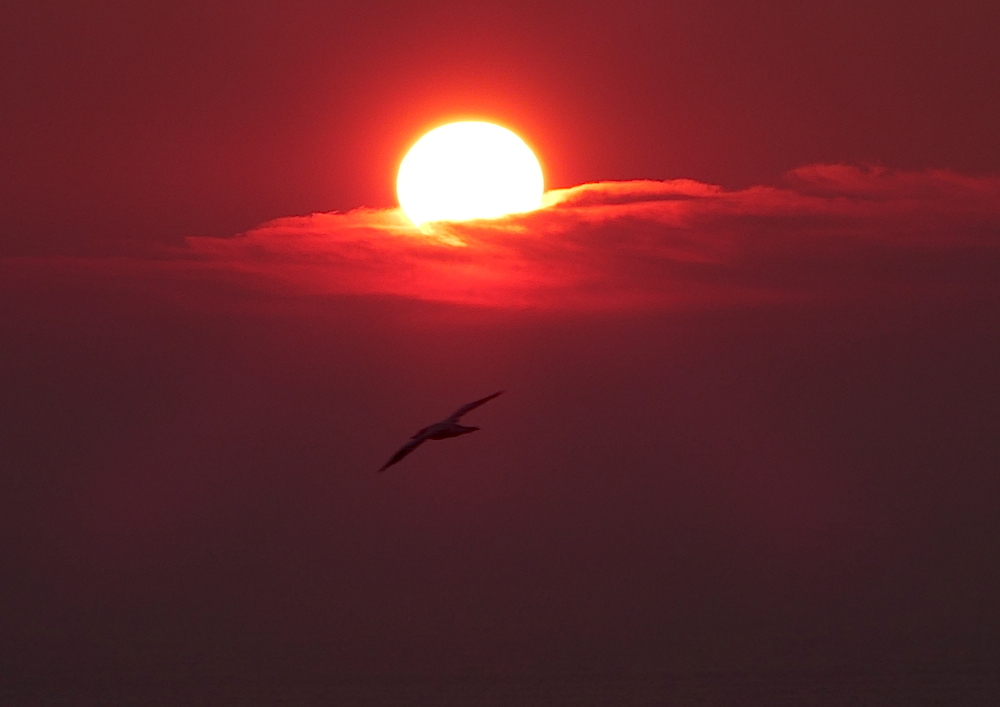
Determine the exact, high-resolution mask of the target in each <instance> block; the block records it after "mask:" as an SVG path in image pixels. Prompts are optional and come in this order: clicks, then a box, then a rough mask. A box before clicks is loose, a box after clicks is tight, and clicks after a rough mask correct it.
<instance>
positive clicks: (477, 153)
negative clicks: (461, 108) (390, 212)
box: [396, 121, 545, 226]
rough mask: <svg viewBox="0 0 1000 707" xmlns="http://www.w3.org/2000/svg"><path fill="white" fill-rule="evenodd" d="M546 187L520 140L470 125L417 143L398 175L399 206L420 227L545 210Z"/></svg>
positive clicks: (460, 125) (494, 127) (487, 127)
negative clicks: (426, 224)
mask: <svg viewBox="0 0 1000 707" xmlns="http://www.w3.org/2000/svg"><path fill="white" fill-rule="evenodd" d="M544 189H545V185H544V180H543V178H542V167H541V165H539V164H538V158H536V157H535V154H534V153H533V152H532V151H531V148H530V147H528V146H527V145H526V144H524V141H523V140H522V139H521V138H519V137H518V136H517V135H515V134H514V133H512V132H511V131H510V130H507V129H506V128H501V127H500V126H499V125H493V124H492V123H480V122H471V121H470V122H463V123H450V124H448V125H442V126H441V127H439V128H435V129H434V130H431V131H430V132H429V133H427V134H426V135H424V136H423V137H422V138H420V139H419V140H417V142H416V144H414V145H413V147H411V148H410V151H409V152H407V153H406V157H404V158H403V161H402V163H401V164H400V165H399V174H398V175H397V176H396V196H397V198H398V199H399V205H400V207H401V208H402V209H403V212H404V213H405V214H406V215H407V216H408V217H409V219H410V220H411V221H413V223H414V224H416V225H417V226H422V225H423V224H425V223H427V222H429V221H445V220H447V221H464V220H466V219H473V218H496V217H497V216H503V215H504V214H512V213H519V212H522V211H531V210H533V209H537V208H538V207H539V206H541V204H542V193H543V191H544Z"/></svg>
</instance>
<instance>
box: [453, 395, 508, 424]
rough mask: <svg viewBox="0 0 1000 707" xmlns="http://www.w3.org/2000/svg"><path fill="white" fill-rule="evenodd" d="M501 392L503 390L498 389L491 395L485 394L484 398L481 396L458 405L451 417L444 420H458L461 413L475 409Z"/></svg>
mask: <svg viewBox="0 0 1000 707" xmlns="http://www.w3.org/2000/svg"><path fill="white" fill-rule="evenodd" d="M501 393H503V391H502V390H498V391H497V392H495V393H494V394H493V395H487V396H486V397H485V398H482V399H480V400H476V401H475V402H472V403H466V404H465V405H463V406H462V407H460V408H459V409H458V410H456V411H455V412H453V413H452V414H451V417H449V418H448V419H447V420H446V422H458V420H459V418H460V417H462V415H464V414H466V413H467V412H469V411H471V410H475V409H476V408H477V407H479V406H480V405H482V404H483V403H488V402H489V401H490V400H493V398H495V397H497V396H498V395H500V394H501Z"/></svg>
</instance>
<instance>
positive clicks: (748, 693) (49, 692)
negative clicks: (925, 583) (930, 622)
mask: <svg viewBox="0 0 1000 707" xmlns="http://www.w3.org/2000/svg"><path fill="white" fill-rule="evenodd" d="M0 704H2V705H3V706H4V707H42V706H45V707H49V706H52V707H56V706H59V707H62V706H66V707H70V706H73V707H89V706H91V705H94V706H96V705H102V706H104V705H107V706H109V707H110V706H112V705H114V706H119V705H120V706H122V707H209V706H211V707H242V706H247V707H258V706H261V707H262V706H264V705H274V706H275V707H315V706H321V705H322V706H325V705H329V706H331V707H432V706H434V707H466V706H467V707H515V706H518V707H522V706H523V707H547V706H549V705H554V706H563V705H564V706H565V707H647V706H652V705H664V706H671V705H676V706H677V707H689V706H691V707H694V706H698V707H758V706H759V707H779V706H781V707H783V706H786V705H787V706H789V707H790V706H792V705H803V706H815V707H834V706H836V707H848V706H852V707H860V706H866V705H873V706H874V705H899V706H900V707H904V706H905V707H925V706H927V707H930V706H932V705H934V706H940V707H945V706H948V707H979V706H981V707H987V706H989V707H997V706H998V705H1000V672H998V673H983V672H978V673H966V674H963V673H955V672H949V673H942V672H933V671H919V672H907V673H892V674H889V673H870V674H865V673H850V674H848V673H840V674H834V673H826V674H823V673H808V674H806V673H799V674H792V673H773V672H772V673H753V674H751V673H745V674H733V673H725V674H723V673H702V674H697V675H683V676H682V675H674V676H671V675H663V674H646V675H603V676H598V675H575V676H571V675H563V676H559V677H554V676H524V675H520V676H517V677H510V676H506V677H503V676H491V677H485V676H476V677H470V676H452V677H434V678H430V677H405V678H401V677H397V678H378V679H375V678H365V679H339V680H316V681H295V682H282V681H275V680H261V679H253V680H231V679H229V680H224V681H219V682H212V681H206V680H203V679H199V680H197V681H184V680H170V681H163V680H160V681H157V680H144V679H142V678H140V677H138V676H133V677H131V678H129V679H115V680H93V679H88V680H65V681H61V682H57V683H52V682H50V683H47V684H42V683H33V684H28V683H24V684H17V685H7V686H6V687H4V688H0Z"/></svg>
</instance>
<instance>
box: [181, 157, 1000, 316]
mask: <svg viewBox="0 0 1000 707" xmlns="http://www.w3.org/2000/svg"><path fill="white" fill-rule="evenodd" d="M786 184H787V185H786V186H784V187H769V186H756V187H751V188H748V189H743V190H737V191H726V190H724V189H722V188H720V187H718V186H714V185H710V184H703V183H700V182H696V181H692V180H687V179H677V180H669V181H662V182H659V181H626V182H600V183H595V184H584V185H580V186H576V187H572V188H569V189H559V190H554V191H550V192H549V193H548V194H547V195H546V206H545V207H544V208H542V209H540V210H538V211H534V212H531V213H526V214H520V215H512V216H509V217H505V218H502V219H496V220H482V221H469V222H462V223H447V224H440V225H439V227H438V228H437V229H436V230H435V231H434V232H433V233H431V234H424V233H421V232H420V231H417V230H416V229H414V228H413V227H412V226H411V225H410V224H409V222H408V221H407V220H406V218H405V217H404V216H403V215H402V214H401V213H400V212H399V211H398V210H396V209H393V210H372V209H358V210H355V211H352V212H350V213H346V214H339V213H314V214H311V215H309V216H296V217H289V218H281V219H277V220H274V221H271V222H268V223H265V224H263V225H261V226H259V227H258V228H255V229H253V230H251V231H249V232H247V233H244V234H241V235H239V236H237V237H233V238H225V239H223V238H206V237H194V238H188V239H187V247H188V250H187V252H186V253H184V254H181V253H177V254H176V255H181V256H182V257H184V258H192V259H195V260H197V261H199V262H200V263H202V265H203V266H206V267H213V266H214V267H220V268H224V269H226V270H229V271H233V272H239V273H243V274H245V275H247V276H251V277H255V278H258V279H259V282H261V283H265V282H266V283H270V286H275V285H278V286H281V287H288V288H291V289H292V290H295V291H302V292H313V293H350V294H385V295H397V296H401V297H405V298H415V299H419V300H431V301H443V302H454V303H462V304H469V305H480V306H491V307H527V308H542V309H551V308H555V309H581V310H615V309H622V308H625V309H630V308H637V307H638V308H643V307H652V308H659V307H675V306H685V305H691V304H700V305H711V304H730V305H731V304H740V303H746V304H754V303H761V302H767V301H782V300H789V299H793V300H797V299H802V298H815V297H854V296H865V297H867V296H872V295H873V294H878V293H883V294H892V293H895V294H904V295H906V294H913V295H916V294H920V293H926V294H935V295H941V296H944V295H945V294H947V293H948V292H967V291H968V290H969V289H970V288H972V289H976V290H978V289H981V288H983V287H989V286H992V285H995V284H996V278H997V275H998V274H1000V269H998V267H997V266H998V265H1000V257H998V256H1000V178H996V177H970V176H964V175H960V174H956V173H953V172H949V171H942V170H928V171H923V172H902V171H891V170H885V169H879V168H859V167H852V166H844V165H815V166H809V167H803V168H799V169H796V170H793V171H792V172H790V173H789V174H788V175H787V178H786Z"/></svg>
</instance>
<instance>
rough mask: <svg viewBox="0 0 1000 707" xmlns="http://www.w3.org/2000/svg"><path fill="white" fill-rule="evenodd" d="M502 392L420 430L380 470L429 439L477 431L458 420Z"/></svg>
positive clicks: (468, 404)
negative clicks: (459, 422)
mask: <svg viewBox="0 0 1000 707" xmlns="http://www.w3.org/2000/svg"><path fill="white" fill-rule="evenodd" d="M502 392H503V391H502V390H498V391H497V392H496V393H493V395H487V396H486V397H485V398H481V399H479V400H476V401H475V402H471V403H467V404H466V405H463V406H462V407H460V408H459V409H458V410H456V411H455V412H453V413H452V414H451V415H450V416H449V417H447V418H445V419H444V420H441V422H435V423H434V424H433V425H430V426H429V427H425V428H424V429H422V430H420V431H419V432H417V433H416V434H415V435H413V437H411V438H410V441H409V442H407V443H406V444H404V445H403V446H402V447H400V449H399V451H398V452H396V453H395V454H393V455H392V457H391V458H390V459H389V461H387V462H386V463H385V464H384V465H383V466H382V468H381V469H379V471H385V470H386V469H388V468H389V467H390V466H392V465H393V464H395V463H397V462H399V461H400V460H402V459H403V457H405V456H406V455H407V454H409V453H410V452H412V451H413V450H414V449H416V448H417V447H419V446H420V445H421V444H423V443H424V442H426V441H427V440H429V439H448V438H449V437H458V436H459V435H464V434H469V433H470V432H475V431H476V430H478V429H479V428H478V427H466V426H465V425H460V424H458V421H459V420H460V419H462V416H463V415H465V414H466V413H467V412H469V411H471V410H475V409H476V408H477V407H479V406H480V405H482V404H483V403H487V402H489V401H490V400H493V398H495V397H497V396H498V395H500V394H501V393H502Z"/></svg>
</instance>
